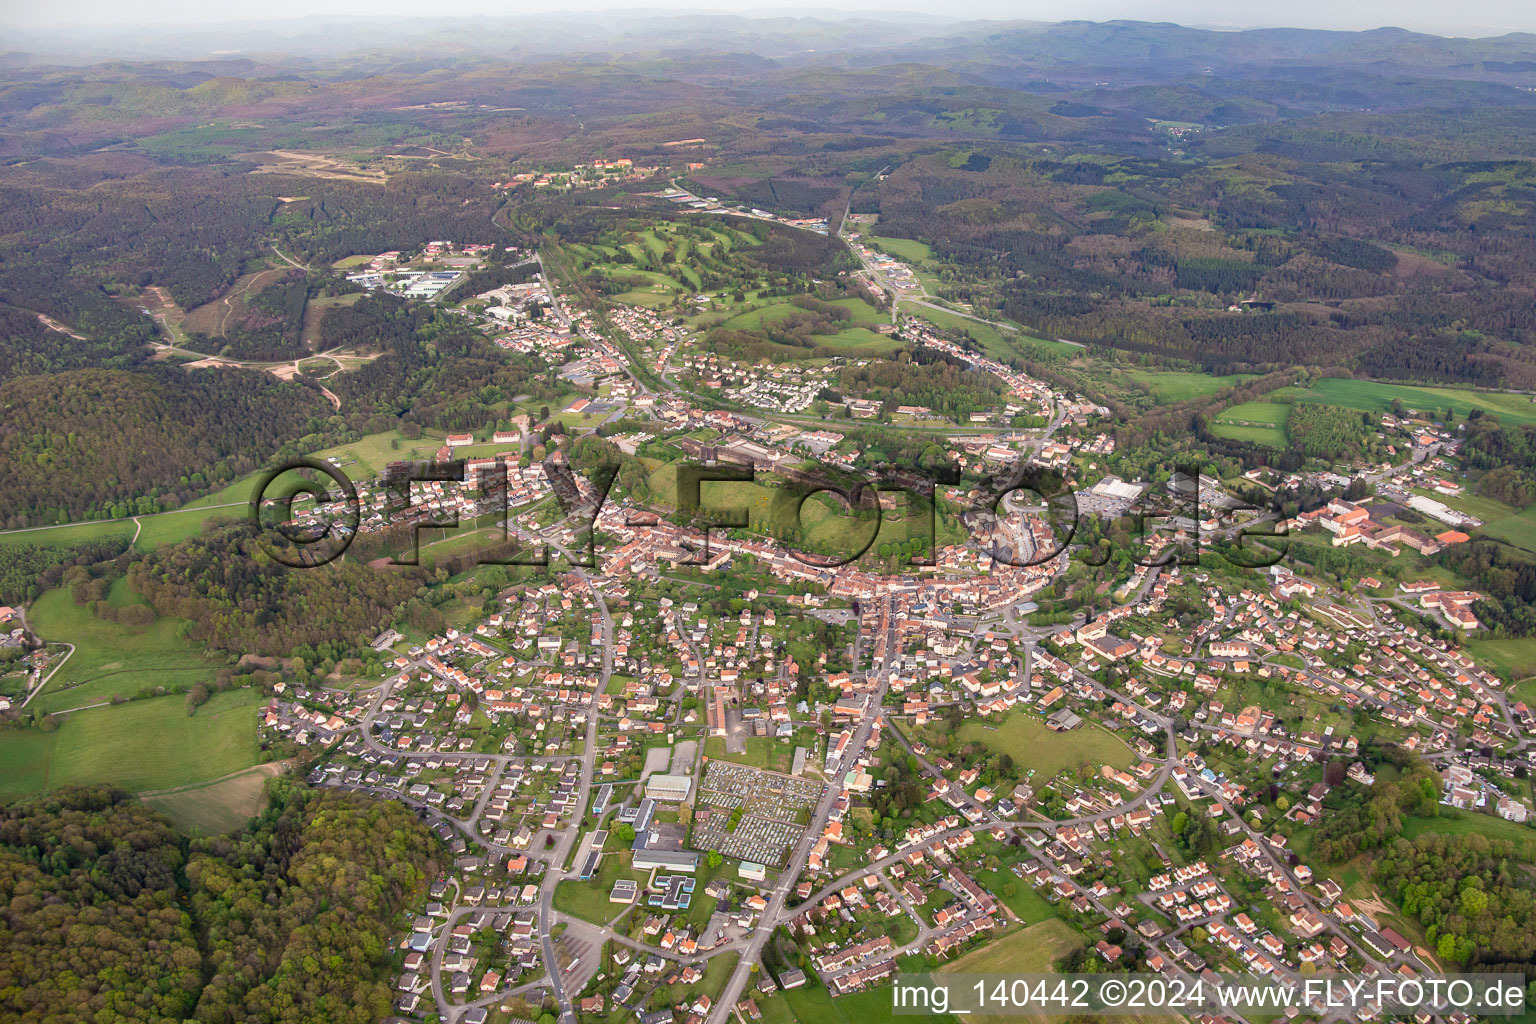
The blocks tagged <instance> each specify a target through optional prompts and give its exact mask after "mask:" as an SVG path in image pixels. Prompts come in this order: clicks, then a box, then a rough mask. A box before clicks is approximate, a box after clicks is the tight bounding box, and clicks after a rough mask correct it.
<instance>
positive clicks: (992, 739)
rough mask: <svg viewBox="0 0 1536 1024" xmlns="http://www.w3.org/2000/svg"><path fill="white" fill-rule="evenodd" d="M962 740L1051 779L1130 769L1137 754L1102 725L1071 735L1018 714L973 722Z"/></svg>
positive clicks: (1084, 726)
mask: <svg viewBox="0 0 1536 1024" xmlns="http://www.w3.org/2000/svg"><path fill="white" fill-rule="evenodd" d="M957 736H958V738H959V739H960V740H961V741H962V742H965V743H981V744H984V745H985V746H986V747H987V748H988V749H990V750H993V751H995V752H996V753H999V754H1007V755H1008V756H1009V757H1011V758H1013V763H1014V764H1015V765H1017V766H1018V768H1019V770H1021V771H1023V770H1026V769H1029V768H1033V769H1035V772H1036V778H1037V779H1038V778H1047V779H1048V778H1050V777H1051V776H1053V775H1055V774H1056V773H1057V772H1060V771H1062V770H1063V769H1068V770H1071V769H1076V768H1077V767H1079V766H1080V765H1088V766H1089V767H1090V768H1093V769H1095V770H1097V769H1098V767H1099V766H1100V765H1105V764H1109V765H1114V766H1115V767H1116V768H1129V767H1130V766H1131V765H1133V764H1135V763H1136V758H1135V755H1134V754H1132V752H1131V749H1130V748H1129V747H1127V746H1126V745H1125V744H1124V743H1123V742H1121V740H1120V739H1119V738H1118V737H1116V736H1114V735H1113V734H1112V733H1110V732H1108V731H1107V730H1105V729H1104V728H1103V727H1102V726H1098V725H1095V724H1094V723H1092V722H1085V723H1083V724H1082V725H1081V726H1079V727H1078V728H1076V729H1073V730H1072V731H1071V732H1052V731H1051V730H1050V729H1048V728H1046V725H1045V723H1044V722H1043V721H1041V720H1040V719H1039V718H1036V717H1035V716H1034V715H1031V714H1028V713H1026V712H1023V711H1014V712H1011V713H1010V714H1008V715H1007V716H1006V717H1005V718H1003V719H1001V720H1000V721H996V722H994V721H992V720H990V719H983V720H972V721H969V722H966V723H965V724H964V725H962V726H961V727H960V731H959V733H958V734H957Z"/></svg>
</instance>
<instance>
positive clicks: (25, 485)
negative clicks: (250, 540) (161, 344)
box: [0, 364, 331, 528]
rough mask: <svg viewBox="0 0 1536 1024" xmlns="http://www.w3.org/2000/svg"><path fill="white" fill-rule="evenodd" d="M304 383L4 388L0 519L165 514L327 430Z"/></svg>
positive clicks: (238, 375) (73, 380)
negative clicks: (284, 448)
mask: <svg viewBox="0 0 1536 1024" xmlns="http://www.w3.org/2000/svg"><path fill="white" fill-rule="evenodd" d="M330 412H331V407H330V405H329V404H328V403H327V402H326V400H325V399H324V398H323V397H321V395H320V394H319V393H318V392H317V391H314V390H312V389H310V388H308V387H305V386H303V385H301V384H294V383H280V382H278V381H276V380H274V379H273V378H272V377H270V376H268V375H266V374H263V373H257V372H254V371H250V370H237V369H203V370H192V371H188V370H183V369H180V368H177V367H173V366H167V365H162V364H151V365H148V366H145V367H142V368H140V369H137V370H132V371H125V370H102V369H85V370H71V371H67V372H63V373H55V374H52V375H49V376H38V377H18V378H14V379H12V380H10V381H7V382H6V383H4V384H0V466H3V467H5V471H6V472H5V477H6V484H7V486H6V488H5V491H4V493H3V494H0V523H3V524H4V525H5V526H6V527H7V528H15V527H19V526H29V525H38V524H42V523H53V522H64V521H67V520H70V519H76V518H94V517H104V516H113V517H116V516H123V515H128V514H133V513H145V512H158V511H161V510H162V509H164V508H167V507H175V506H177V505H179V504H181V503H182V502H184V501H186V500H188V499H190V498H193V497H196V496H199V495H201V494H204V493H206V492H207V491H209V490H211V489H213V488H215V487H217V486H219V485H222V484H224V483H227V482H229V481H231V480H234V479H236V478H238V477H240V476H243V475H245V474H247V473H250V472H252V471H254V470H255V469H257V468H259V467H260V466H261V465H262V464H263V463H265V461H266V460H267V459H268V458H269V457H270V456H272V455H273V454H274V453H275V452H277V451H278V450H279V449H281V448H282V447H283V446H284V445H288V444H291V443H293V442H297V441H299V440H300V439H301V438H304V437H306V436H310V435H314V434H316V433H317V432H324V431H325V430H326V429H327V426H326V419H327V416H328V414H329V413H330Z"/></svg>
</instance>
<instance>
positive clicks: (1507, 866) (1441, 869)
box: [1373, 832, 1536, 970]
mask: <svg viewBox="0 0 1536 1024" xmlns="http://www.w3.org/2000/svg"><path fill="white" fill-rule="evenodd" d="M1519 859H1520V858H1519V856H1518V854H1517V851H1516V850H1515V848H1514V845H1513V844H1511V843H1508V842H1503V841H1500V840H1494V839H1489V838H1488V837H1486V836H1482V835H1478V834H1477V833H1475V832H1473V833H1471V834H1469V835H1464V836H1451V835H1440V834H1435V833H1430V834H1428V835H1421V836H1418V837H1417V838H1415V839H1413V840H1411V841H1410V840H1408V839H1403V838H1398V839H1395V840H1393V841H1392V842H1391V843H1390V844H1388V846H1387V847H1386V849H1385V850H1384V851H1383V852H1382V854H1381V855H1380V856H1379V857H1377V858H1376V863H1375V866H1374V869H1373V874H1374V876H1375V878H1376V880H1377V881H1378V882H1379V883H1380V884H1381V885H1382V887H1383V889H1384V890H1385V891H1386V892H1387V893H1388V894H1390V895H1391V896H1392V897H1393V898H1394V899H1395V900H1396V901H1397V902H1398V903H1399V905H1401V906H1402V908H1403V913H1404V914H1407V915H1408V916H1409V917H1410V918H1413V919H1416V920H1417V921H1419V923H1421V924H1422V925H1423V926H1424V931H1425V938H1426V939H1428V941H1429V943H1430V945H1431V946H1433V947H1434V948H1435V951H1436V952H1437V953H1438V954H1439V956H1440V958H1441V959H1442V960H1445V961H1447V962H1449V963H1453V964H1458V965H1460V966H1462V967H1463V968H1466V969H1474V970H1475V969H1478V968H1479V967H1488V966H1493V965H1506V964H1507V965H1519V966H1520V967H1522V968H1524V969H1526V970H1529V969H1530V968H1531V967H1532V965H1536V887H1533V886H1532V884H1531V879H1530V875H1529V872H1528V871H1527V870H1525V869H1524V868H1522V867H1521V865H1520V864H1519Z"/></svg>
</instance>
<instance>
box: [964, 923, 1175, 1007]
mask: <svg viewBox="0 0 1536 1024" xmlns="http://www.w3.org/2000/svg"><path fill="white" fill-rule="evenodd" d="M1085 941H1086V940H1084V938H1083V937H1082V935H1080V934H1078V932H1077V931H1076V930H1074V929H1073V928H1072V926H1071V925H1069V924H1067V923H1066V922H1064V921H1062V920H1060V919H1059V918H1054V917H1053V918H1050V919H1049V920H1045V921H1041V922H1040V923H1038V924H1032V925H1030V926H1029V927H1027V928H1021V929H1020V930H1018V931H1016V932H1011V933H1009V934H1008V935H1005V936H1003V937H1002V938H1001V939H998V940H997V941H996V942H992V943H988V944H987V945H985V946H982V947H981V948H980V949H977V950H973V951H972V952H970V953H967V954H965V955H964V956H962V957H960V958H959V959H957V960H953V961H951V962H949V963H947V964H945V965H944V966H943V967H941V968H939V973H941V974H1008V975H1018V974H1049V973H1051V965H1052V964H1053V963H1055V962H1056V961H1057V960H1059V959H1061V957H1062V955H1063V954H1065V953H1066V952H1067V951H1068V950H1070V949H1072V948H1073V947H1074V946H1080V945H1083V944H1084V943H1085ZM1021 1019H1026V1020H1030V1021H1034V1022H1037V1024H1041V1022H1049V1024H1058V1022H1062V1021H1066V1020H1069V1019H1073V1018H1069V1017H1066V1016H1059V1017H1058V1016H1032V1017H1027V1018H1020V1017H1017V1016H997V1015H991V1014H967V1015H966V1017H965V1020H966V1022H967V1024H1013V1022H1016V1021H1019V1020H1021ZM1109 1019H1111V1020H1119V1021H1139V1020H1146V1021H1152V1020H1161V1021H1167V1020H1172V1019H1179V1018H1175V1017H1170V1016H1168V1015H1152V1014H1146V1015H1141V1016H1137V1015H1135V1014H1123V1015H1122V1014H1115V1015H1111V1016H1110V1017H1109Z"/></svg>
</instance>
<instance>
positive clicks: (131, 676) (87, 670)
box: [27, 580, 221, 712]
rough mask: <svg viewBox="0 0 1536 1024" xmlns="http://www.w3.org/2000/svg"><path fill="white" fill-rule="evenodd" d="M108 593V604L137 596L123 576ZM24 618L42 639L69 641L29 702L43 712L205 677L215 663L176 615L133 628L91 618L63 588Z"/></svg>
mask: <svg viewBox="0 0 1536 1024" xmlns="http://www.w3.org/2000/svg"><path fill="white" fill-rule="evenodd" d="M108 598H109V600H110V601H111V602H112V603H114V604H122V603H124V602H127V601H138V600H141V599H140V598H139V597H138V595H136V594H134V593H133V591H132V589H131V588H130V587H129V586H128V582H127V580H118V581H117V582H116V583H115V584H113V586H112V589H111V591H109V593H108ZM27 618H28V620H29V621H30V622H31V624H32V626H33V628H34V629H35V630H36V631H37V633H38V635H39V636H41V637H42V638H43V639H44V640H48V641H59V642H63V643H70V644H74V645H75V652H74V654H72V655H71V656H70V658H69V660H68V661H66V662H65V663H64V665H63V666H62V667H61V668H59V670H58V672H57V674H55V675H54V677H53V678H52V680H50V681H49V683H48V686H47V688H46V689H44V690H43V692H42V693H40V694H38V696H37V699H36V700H34V701H33V702H32V704H31V705H30V706H31V707H33V708H36V709H38V710H41V711H45V712H51V711H60V710H63V709H66V708H74V707H80V706H83V705H86V704H94V703H96V702H98V701H104V700H110V699H111V698H112V697H113V696H114V695H122V696H125V697H126V696H132V695H134V694H136V693H138V692H139V691H140V690H142V689H143V688H145V687H147V686H165V687H172V686H176V685H178V684H186V685H188V686H191V685H192V684H194V683H199V682H209V681H211V680H212V679H213V676H214V673H215V671H216V670H217V667H218V665H219V664H221V662H219V661H216V660H215V659H213V658H211V657H208V656H207V655H205V654H204V653H203V652H201V651H199V650H197V649H196V648H194V647H193V646H192V644H190V643H189V642H188V641H187V640H185V639H183V637H182V635H181V630H182V626H183V624H184V623H183V620H181V619H168V618H161V619H158V620H156V621H155V622H154V623H152V624H151V625H150V626H148V627H147V628H145V629H143V630H139V631H134V630H131V629H129V628H127V627H125V626H120V625H118V624H117V623H115V622H108V621H106V620H105V619H99V618H97V617H96V616H95V615H94V614H93V613H92V612H91V609H90V607H89V606H87V605H77V604H75V602H74V598H73V597H71V595H70V593H69V591H68V590H64V589H56V590H50V591H49V592H48V593H46V594H44V595H43V596H42V597H40V598H38V599H37V601H36V602H34V603H33V605H32V607H31V608H30V609H29V610H28V612H27Z"/></svg>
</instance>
